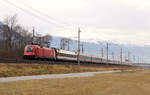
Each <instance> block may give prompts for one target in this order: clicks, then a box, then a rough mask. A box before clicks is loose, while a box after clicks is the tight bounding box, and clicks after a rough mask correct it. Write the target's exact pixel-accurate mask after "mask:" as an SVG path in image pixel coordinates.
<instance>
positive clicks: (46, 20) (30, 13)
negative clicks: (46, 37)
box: [3, 0, 64, 27]
mask: <svg viewBox="0 0 150 95" xmlns="http://www.w3.org/2000/svg"><path fill="white" fill-rule="evenodd" d="M3 1H4V2H6V3H8V4H9V5H11V6H13V7H15V8H17V9H19V10H21V11H23V12H25V13H27V14H29V15H31V16H33V17H36V18H37V19H40V20H42V21H43V20H44V21H45V22H47V23H49V24H51V25H52V24H53V26H56V27H64V25H61V24H60V23H59V24H58V23H54V22H52V21H50V20H48V19H45V18H42V17H40V16H39V15H37V14H35V13H33V12H30V11H28V10H25V9H23V8H21V7H19V6H17V5H16V4H14V3H12V2H10V1H9V0H3Z"/></svg>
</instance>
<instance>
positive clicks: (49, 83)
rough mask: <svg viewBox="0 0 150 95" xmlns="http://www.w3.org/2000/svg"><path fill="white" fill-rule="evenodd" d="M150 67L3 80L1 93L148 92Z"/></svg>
mask: <svg viewBox="0 0 150 95" xmlns="http://www.w3.org/2000/svg"><path fill="white" fill-rule="evenodd" d="M149 94H150V70H147V71H138V72H122V73H112V74H100V75H96V76H93V77H84V78H83V77H82V78H64V79H44V80H30V81H19V82H13V83H1V84H0V95H149Z"/></svg>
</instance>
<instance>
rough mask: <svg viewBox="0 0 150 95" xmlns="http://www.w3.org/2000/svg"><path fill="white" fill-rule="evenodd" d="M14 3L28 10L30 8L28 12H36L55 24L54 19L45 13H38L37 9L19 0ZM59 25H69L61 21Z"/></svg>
mask: <svg viewBox="0 0 150 95" xmlns="http://www.w3.org/2000/svg"><path fill="white" fill-rule="evenodd" d="M16 1H18V2H19V3H21V4H23V5H24V6H26V7H28V8H30V10H32V11H34V12H36V13H38V14H40V15H42V16H45V17H47V18H48V19H50V20H53V21H54V22H57V20H56V19H55V18H53V17H51V16H49V15H48V14H46V13H43V12H41V11H39V10H38V9H35V8H33V7H32V6H30V5H28V4H26V3H24V2H23V1H21V0H16ZM59 23H61V24H64V25H70V24H69V23H65V22H62V21H59Z"/></svg>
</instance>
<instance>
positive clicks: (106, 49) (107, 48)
mask: <svg viewBox="0 0 150 95" xmlns="http://www.w3.org/2000/svg"><path fill="white" fill-rule="evenodd" d="M106 55H107V61H108V42H107V43H106Z"/></svg>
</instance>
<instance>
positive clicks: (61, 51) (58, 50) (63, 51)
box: [57, 49, 76, 55]
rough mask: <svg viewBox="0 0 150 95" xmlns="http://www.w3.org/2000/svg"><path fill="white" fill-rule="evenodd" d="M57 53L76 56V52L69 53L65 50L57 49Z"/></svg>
mask: <svg viewBox="0 0 150 95" xmlns="http://www.w3.org/2000/svg"><path fill="white" fill-rule="evenodd" d="M57 52H59V53H66V54H73V55H75V54H76V52H73V51H67V50H63V49H57Z"/></svg>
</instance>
